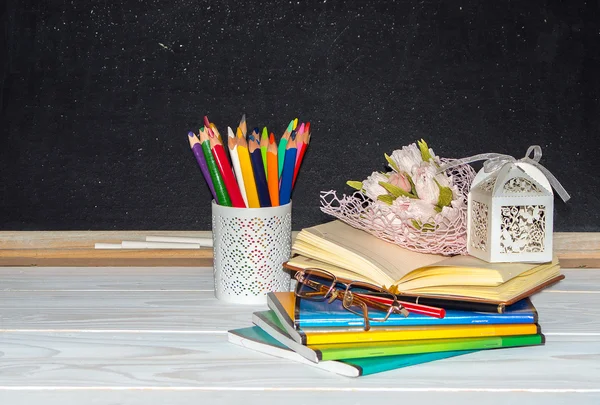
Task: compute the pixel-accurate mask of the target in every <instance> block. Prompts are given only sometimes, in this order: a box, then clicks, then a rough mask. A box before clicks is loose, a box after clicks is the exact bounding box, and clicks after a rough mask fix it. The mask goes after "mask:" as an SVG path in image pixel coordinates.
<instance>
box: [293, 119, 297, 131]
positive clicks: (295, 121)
mask: <svg viewBox="0 0 600 405" xmlns="http://www.w3.org/2000/svg"><path fill="white" fill-rule="evenodd" d="M297 126H298V118H294V127H293V128H292V129H294V130H295V129H296V127H297Z"/></svg>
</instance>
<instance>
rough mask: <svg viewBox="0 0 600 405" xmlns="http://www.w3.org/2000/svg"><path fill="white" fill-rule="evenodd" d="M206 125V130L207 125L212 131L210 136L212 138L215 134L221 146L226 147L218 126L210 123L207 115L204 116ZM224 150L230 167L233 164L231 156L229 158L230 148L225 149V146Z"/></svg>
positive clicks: (209, 133)
mask: <svg viewBox="0 0 600 405" xmlns="http://www.w3.org/2000/svg"><path fill="white" fill-rule="evenodd" d="M204 125H205V128H206V125H208V128H210V131H209V132H208V136H210V135H211V133H212V134H214V135H215V136H216V137H217V139H218V140H219V143H220V144H221V145H224V143H223V137H222V136H221V133H220V132H219V130H218V129H217V126H216V125H215V123H214V122H210V121H209V120H208V117H207V116H206V115H205V116H204ZM223 150H224V151H225V156H226V157H227V162H228V164H229V166H231V165H232V163H231V156H229V148H225V147H224V146H223Z"/></svg>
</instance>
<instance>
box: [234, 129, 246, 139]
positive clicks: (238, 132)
mask: <svg viewBox="0 0 600 405" xmlns="http://www.w3.org/2000/svg"><path fill="white" fill-rule="evenodd" d="M236 135H237V137H238V138H243V137H244V134H243V133H242V128H240V127H237V131H236Z"/></svg>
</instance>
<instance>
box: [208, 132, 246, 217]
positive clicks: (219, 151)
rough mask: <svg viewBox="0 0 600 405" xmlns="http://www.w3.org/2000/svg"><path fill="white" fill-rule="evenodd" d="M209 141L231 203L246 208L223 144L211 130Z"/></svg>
mask: <svg viewBox="0 0 600 405" xmlns="http://www.w3.org/2000/svg"><path fill="white" fill-rule="evenodd" d="M209 141H210V149H211V151H212V154H213V156H214V157H215V162H216V163H217V167H218V168H219V172H221V176H223V182H224V183H225V188H226V189H227V192H228V193H229V198H230V199H231V205H233V206H234V207H237V208H246V203H245V202H244V198H243V197H242V193H241V192H240V187H239V185H238V183H237V181H236V179H235V176H234V175H233V171H232V170H231V166H229V160H227V156H225V150H224V149H223V145H222V144H221V143H220V141H219V139H218V138H217V137H216V135H215V134H214V133H212V132H209Z"/></svg>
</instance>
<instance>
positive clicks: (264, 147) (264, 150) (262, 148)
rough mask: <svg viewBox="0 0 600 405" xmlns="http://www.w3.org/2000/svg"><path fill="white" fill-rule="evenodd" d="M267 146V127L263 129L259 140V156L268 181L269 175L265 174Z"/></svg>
mask: <svg viewBox="0 0 600 405" xmlns="http://www.w3.org/2000/svg"><path fill="white" fill-rule="evenodd" d="M268 146H269V133H268V132H267V127H263V131H262V136H261V138H260V154H261V156H262V160H263V165H264V166H265V174H266V176H267V181H268V180H269V174H268V173H267V147H268Z"/></svg>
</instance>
